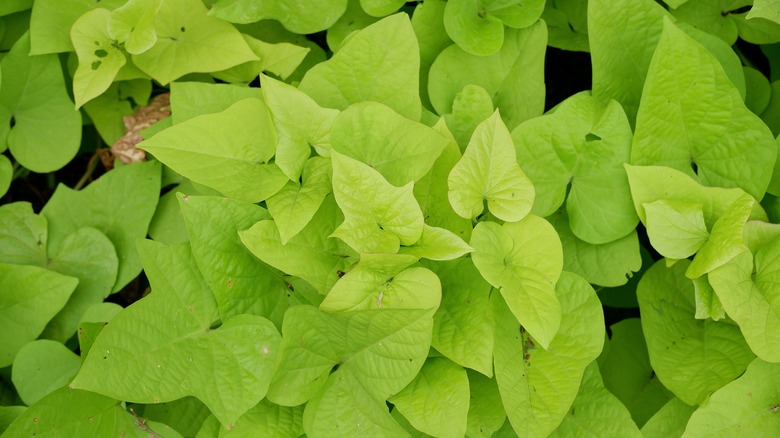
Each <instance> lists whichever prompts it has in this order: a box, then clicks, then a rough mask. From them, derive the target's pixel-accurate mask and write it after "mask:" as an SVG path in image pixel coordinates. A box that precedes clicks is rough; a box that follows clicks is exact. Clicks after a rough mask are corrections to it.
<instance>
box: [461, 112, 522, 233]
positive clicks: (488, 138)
mask: <svg viewBox="0 0 780 438" xmlns="http://www.w3.org/2000/svg"><path fill="white" fill-rule="evenodd" d="M447 185H448V186H449V189H450V190H449V194H448V196H449V199H450V203H451V204H452V208H453V209H454V210H455V212H457V213H458V215H460V216H461V217H463V218H466V219H474V218H476V217H477V216H479V215H480V214H481V213H482V211H483V210H484V207H483V204H484V201H486V200H487V206H488V210H490V212H491V213H493V214H494V215H495V216H496V217H497V218H499V219H501V220H505V221H509V222H517V221H519V220H522V219H523V218H524V217H526V215H527V214H528V212H530V211H531V206H532V205H533V202H534V194H535V191H534V186H533V185H532V184H531V181H530V180H529V179H528V177H527V176H526V175H525V173H524V172H523V170H522V169H521V168H520V166H519V165H518V164H517V159H516V156H515V149H514V146H513V143H512V137H511V135H510V134H509V130H508V129H507V128H506V125H504V122H503V121H502V120H501V116H500V115H499V112H498V110H496V111H495V112H494V113H493V115H492V116H490V117H489V118H488V119H486V120H485V121H483V122H482V123H480V124H479V125H478V126H477V128H476V129H475V130H474V135H473V136H472V137H471V141H469V145H468V146H467V147H466V152H464V154H463V157H462V158H461V159H460V161H458V163H457V164H456V165H455V167H453V169H452V172H450V176H449V178H448V179H447Z"/></svg>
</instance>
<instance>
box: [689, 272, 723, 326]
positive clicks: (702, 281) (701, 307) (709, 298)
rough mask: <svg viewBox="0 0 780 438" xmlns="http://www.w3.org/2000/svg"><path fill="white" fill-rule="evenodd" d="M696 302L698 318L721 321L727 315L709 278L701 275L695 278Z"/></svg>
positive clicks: (696, 315)
mask: <svg viewBox="0 0 780 438" xmlns="http://www.w3.org/2000/svg"><path fill="white" fill-rule="evenodd" d="M693 291H694V302H695V304H696V314H695V317H696V319H707V318H711V319H713V320H714V321H720V320H721V319H723V318H725V317H726V311H725V310H723V305H722V304H721V303H720V299H719V298H718V295H716V294H715V290H714V289H713V288H712V285H711V284H710V281H709V279H708V278H707V277H706V276H701V277H697V278H694V279H693Z"/></svg>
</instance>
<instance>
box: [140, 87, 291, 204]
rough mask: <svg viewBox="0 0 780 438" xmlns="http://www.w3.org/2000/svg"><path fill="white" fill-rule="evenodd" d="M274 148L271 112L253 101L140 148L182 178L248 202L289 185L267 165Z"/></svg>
mask: <svg viewBox="0 0 780 438" xmlns="http://www.w3.org/2000/svg"><path fill="white" fill-rule="evenodd" d="M230 126H233V127H235V129H231V128H228V127H230ZM239 128H240V129H239ZM275 146H276V132H275V130H274V127H273V122H272V121H271V116H270V114H269V113H268V109H267V108H266V106H265V104H264V103H263V102H262V101H261V100H258V99H254V98H249V99H243V100H240V101H238V102H236V103H234V104H233V105H231V106H230V107H229V108H227V109H226V110H224V111H222V112H219V113H216V114H207V115H202V116H198V117H194V118H192V119H190V120H187V121H185V122H182V123H177V124H176V125H174V126H173V127H171V128H169V129H166V130H165V131H162V132H160V133H158V134H157V135H155V136H154V137H152V138H150V139H148V140H145V141H143V142H141V143H139V144H138V147H139V148H141V149H144V150H147V151H149V152H151V153H152V154H154V156H155V157H156V158H157V159H159V160H160V161H162V162H163V163H165V164H166V165H168V166H170V167H171V168H172V169H173V170H175V171H176V172H178V173H180V174H181V175H183V176H185V177H187V178H189V179H191V180H193V181H195V182H197V183H200V184H203V185H206V186H208V187H211V188H213V189H216V190H218V191H220V192H222V193H223V194H225V195H226V196H228V197H231V198H236V199H239V200H243V201H248V202H258V201H262V200H265V199H267V198H269V197H270V196H272V195H273V194H275V193H276V192H278V191H279V190H280V189H281V188H282V187H283V186H284V184H285V183H286V182H287V177H285V176H284V174H283V173H282V171H281V170H280V169H279V168H278V167H277V166H276V165H275V164H269V163H268V161H269V160H270V159H271V158H272V157H273V155H274V152H275Z"/></svg>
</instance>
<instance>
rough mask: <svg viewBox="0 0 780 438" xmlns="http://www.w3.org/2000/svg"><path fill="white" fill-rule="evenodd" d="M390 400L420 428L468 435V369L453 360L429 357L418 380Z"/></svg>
mask: <svg viewBox="0 0 780 438" xmlns="http://www.w3.org/2000/svg"><path fill="white" fill-rule="evenodd" d="M389 402H390V403H393V404H394V405H395V409H398V412H400V413H401V414H402V415H403V416H404V417H405V418H406V419H407V420H409V422H410V423H411V424H412V426H414V427H415V428H416V429H417V430H419V431H422V432H424V433H427V434H430V435H433V436H437V437H462V436H464V435H465V434H466V420H467V419H468V411H469V379H468V376H467V375H466V370H464V369H463V368H461V367H460V366H459V365H457V364H455V363H453V362H452V361H450V360H449V359H446V358H443V357H432V358H429V359H428V360H427V361H426V362H425V365H423V367H422V369H420V372H419V374H417V376H416V377H415V378H414V380H412V381H411V383H409V385H408V386H407V387H406V388H404V389H403V390H402V391H401V392H399V393H398V394H396V395H394V396H392V397H390V399H389Z"/></svg>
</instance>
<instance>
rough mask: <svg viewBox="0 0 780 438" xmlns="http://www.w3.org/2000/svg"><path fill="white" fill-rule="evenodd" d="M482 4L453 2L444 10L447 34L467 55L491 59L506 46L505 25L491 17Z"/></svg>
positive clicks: (463, 0) (476, 0)
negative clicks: (489, 56) (504, 44)
mask: <svg viewBox="0 0 780 438" xmlns="http://www.w3.org/2000/svg"><path fill="white" fill-rule="evenodd" d="M483 3H486V2H482V1H480V0H451V1H448V2H447V7H446V8H445V9H444V27H445V28H446V29H447V34H448V35H449V36H450V38H452V40H453V41H455V43H456V44H457V45H458V46H459V47H460V48H462V49H463V50H464V51H466V52H468V53H470V54H473V55H477V56H488V55H492V54H493V53H496V52H497V51H498V50H499V49H500V48H501V44H502V43H503V42H504V23H502V22H501V20H500V19H499V18H497V17H495V16H493V15H492V14H490V13H489V12H488V10H487V8H486V7H485V5H484V4H483Z"/></svg>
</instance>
